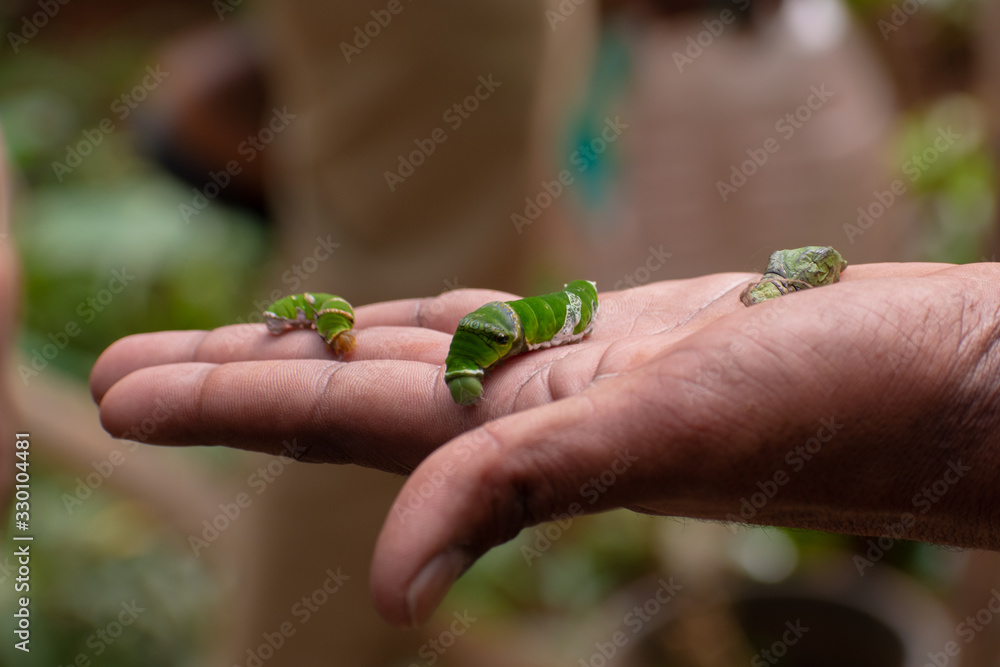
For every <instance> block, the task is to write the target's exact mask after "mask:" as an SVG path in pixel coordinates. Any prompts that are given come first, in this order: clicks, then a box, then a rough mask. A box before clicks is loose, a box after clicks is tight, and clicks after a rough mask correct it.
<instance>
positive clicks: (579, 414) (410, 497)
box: [371, 378, 640, 627]
mask: <svg viewBox="0 0 1000 667" xmlns="http://www.w3.org/2000/svg"><path fill="white" fill-rule="evenodd" d="M618 379H619V378H613V379H609V380H605V381H604V382H602V383H601V385H600V386H591V387H590V389H589V390H588V391H586V392H584V393H581V394H576V395H574V396H572V397H569V398H566V399H562V400H559V401H556V402H554V403H550V404H547V405H545V406H542V407H539V408H535V409H532V410H528V411H526V412H521V413H518V414H516V415H509V416H507V417H504V418H502V419H499V420H496V421H493V422H490V423H487V424H486V425H484V426H482V427H480V428H477V429H475V430H473V431H470V432H468V433H466V434H463V435H462V436H460V437H458V438H456V439H455V440H452V441H451V442H449V443H447V444H446V445H444V446H442V447H441V448H439V449H438V450H437V451H435V452H434V453H433V454H432V455H431V456H429V457H428V458H427V459H426V460H424V461H423V463H421V465H420V466H419V467H418V468H417V469H416V471H415V472H414V473H413V475H412V476H411V477H410V479H409V480H408V482H407V483H406V485H405V486H404V487H403V489H402V491H401V492H400V494H399V496H398V497H397V498H396V502H395V503H394V504H393V507H392V509H391V510H390V512H389V516H388V518H387V519H386V522H385V525H384V526H383V527H382V533H381V535H380V536H379V539H378V544H377V546H376V549H375V556H374V562H373V563H372V573H371V589H372V595H373V598H374V601H375V606H376V608H377V609H378V610H379V613H381V614H382V616H383V617H384V618H385V619H386V620H388V621H390V622H391V623H394V624H396V625H400V626H403V627H415V626H417V625H419V624H421V623H423V622H424V621H425V620H426V619H427V618H428V617H429V616H430V615H431V613H432V612H433V611H434V609H435V608H436V607H437V605H438V604H439V603H440V601H441V600H442V599H443V598H444V596H445V594H446V593H447V592H448V590H449V589H450V588H451V585H452V584H453V583H454V581H455V580H456V579H457V578H458V577H459V576H460V575H461V574H462V573H463V572H464V571H465V570H466V569H468V568H469V566H470V565H471V564H472V563H473V562H474V561H475V560H476V559H477V558H479V557H480V556H481V555H482V554H483V553H485V552H486V551H488V550H489V549H490V548H492V547H493V546H496V545H498V544H501V543H503V542H506V541H508V540H510V539H511V538H513V537H514V536H516V535H517V533H518V532H519V531H520V530H521V529H522V528H524V527H526V526H532V525H535V524H538V523H541V522H543V521H549V520H551V519H553V518H559V517H560V516H561V517H563V518H565V516H566V515H567V514H569V515H570V516H580V515H581V514H584V513H590V512H595V511H599V510H602V509H607V508H610V507H614V506H618V505H621V504H622V503H623V501H624V500H625V495H626V493H627V490H628V488H629V487H632V485H631V484H623V483H617V484H616V482H619V481H620V480H622V479H625V478H628V477H629V475H630V474H631V473H633V472H634V471H635V470H636V469H637V466H636V461H638V460H639V458H640V457H637V456H636V455H635V454H633V453H632V452H630V451H629V450H628V448H627V446H626V445H625V444H624V443H627V442H636V440H635V439H634V437H633V436H634V434H626V433H625V432H624V431H625V429H626V428H627V424H628V423H631V424H635V423H637V422H638V420H630V421H626V420H625V419H623V415H628V414H629V412H628V408H627V407H626V406H625V405H624V404H622V400H621V399H620V398H616V396H617V397H620V396H622V395H627V393H628V392H621V391H609V390H610V389H611V387H610V386H608V385H614V384H619V382H617V380H618ZM631 410H632V412H634V410H635V407H634V403H633V406H632V408H631ZM615 424H617V427H616V426H615ZM614 431H617V432H614ZM612 436H613V437H612ZM632 488H633V489H634V487H632Z"/></svg>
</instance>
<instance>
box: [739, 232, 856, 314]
mask: <svg viewBox="0 0 1000 667" xmlns="http://www.w3.org/2000/svg"><path fill="white" fill-rule="evenodd" d="M846 268H847V262H846V261H844V258H843V257H842V256H841V254H840V253H839V252H837V251H836V250H834V249H833V248H831V247H830V246H812V245H810V246H805V247H803V248H795V249H794V250H775V251H774V252H772V253H771V256H770V258H769V259H768V262H767V268H766V269H765V270H764V275H763V276H761V279H760V281H759V282H757V283H754V284H752V285H748V286H747V288H746V289H745V290H743V293H742V294H741V295H740V300H741V301H743V304H744V305H746V306H752V305H754V304H758V303H763V302H764V301H768V300H770V299H776V298H778V297H779V296H784V295H785V294H790V293H792V292H798V291H801V290H806V289H811V288H813V287H822V286H824V285H832V284H833V283H835V282H837V281H839V280H840V274H841V273H842V272H843V271H844V269H846Z"/></svg>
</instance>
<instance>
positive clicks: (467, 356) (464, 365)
mask: <svg viewBox="0 0 1000 667" xmlns="http://www.w3.org/2000/svg"><path fill="white" fill-rule="evenodd" d="M599 308H600V304H598V302H597V285H595V284H594V283H593V282H591V281H589V280H574V281H573V282H571V283H569V284H568V285H566V288H565V289H564V290H563V291H562V292H555V293H553V294H545V295H543V296H534V297H529V298H527V299H519V300H517V301H492V302H490V303H488V304H486V305H485V306H483V307H481V308H479V309H478V310H474V311H473V312H471V313H469V314H468V315H466V316H465V317H463V318H462V319H461V321H459V323H458V329H457V330H456V331H455V337H454V338H452V340H451V348H450V349H449V350H448V357H447V359H445V371H444V380H445V382H446V383H447V384H448V389H450V390H451V397H452V398H453V399H455V402H456V403H458V404H459V405H475V403H476V402H477V401H478V400H479V397H480V396H482V394H483V385H482V378H483V376H484V375H485V374H486V370H487V369H488V368H490V367H491V366H493V365H494V364H496V363H497V362H498V361H502V360H504V359H506V358H508V357H513V356H514V355H517V354H521V353H522V352H527V351H530V350H539V349H542V348H546V347H552V346H555V345H565V344H567V343H578V342H579V341H580V340H581V339H582V338H583V337H584V336H586V335H587V334H589V333H590V332H591V330H592V329H593V328H594V319H596V317H597V311H598V310H599Z"/></svg>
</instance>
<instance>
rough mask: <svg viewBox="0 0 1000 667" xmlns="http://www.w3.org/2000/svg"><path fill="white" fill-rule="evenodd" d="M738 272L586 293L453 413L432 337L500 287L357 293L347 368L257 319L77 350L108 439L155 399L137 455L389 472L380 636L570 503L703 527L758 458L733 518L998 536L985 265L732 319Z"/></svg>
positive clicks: (962, 541) (852, 288)
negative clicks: (403, 479)
mask: <svg viewBox="0 0 1000 667" xmlns="http://www.w3.org/2000/svg"><path fill="white" fill-rule="evenodd" d="M752 278H753V276H751V275H750V274H719V275H710V276H704V277H701V278H695V279H692V280H685V281H668V282H660V283H654V284H650V285H647V286H644V287H640V288H636V289H631V290H627V291H623V292H617V293H604V294H602V295H601V297H600V298H601V311H600V315H599V317H598V320H597V324H596V327H595V329H594V333H593V334H592V335H591V336H590V337H588V338H587V339H586V340H584V342H582V343H580V344H578V345H572V346H567V347H560V348H553V349H549V350H542V351H538V352H533V353H529V354H525V355H521V356H519V357H516V358H515V359H512V360H510V361H508V362H507V363H505V364H504V365H503V366H502V367H501V368H498V369H495V370H493V371H492V372H491V373H490V375H489V377H488V378H486V381H485V382H484V388H485V393H484V396H485V400H484V401H482V402H481V403H480V404H479V405H477V406H476V407H473V408H463V407H460V406H457V405H455V403H454V402H453V401H452V399H451V396H450V395H449V392H448V389H447V388H446V386H445V383H444V381H443V368H442V363H443V361H444V358H445V355H446V354H447V350H448V345H449V342H450V337H451V334H452V333H453V332H454V329H455V326H456V323H457V322H458V320H459V318H461V317H462V316H463V315H464V314H466V313H468V312H469V311H471V310H473V309H475V308H476V307H478V306H480V305H482V304H483V303H485V302H487V301H491V300H494V299H509V298H512V297H511V295H506V294H500V293H496V292H488V291H483V290H458V291H455V292H450V293H447V294H445V295H443V296H440V297H437V298H432V299H417V300H408V301H396V302H389V303H380V304H374V305H370V306H364V307H361V308H358V309H357V311H356V312H357V325H358V329H357V337H358V346H357V349H356V350H355V351H354V352H353V353H352V354H351V356H350V357H349V361H348V362H346V363H342V362H338V361H335V360H333V358H332V355H331V354H330V352H329V351H328V350H326V349H325V348H324V346H323V343H322V341H321V340H320V338H319V337H318V336H316V334H315V333H313V332H308V331H298V332H291V333H289V334H286V335H284V336H281V337H272V336H269V335H268V334H267V333H266V332H265V329H264V326H263V325H239V326H232V327H224V328H222V329H217V330H215V331H211V332H205V331H178V332H163V333H155V334H143V335H138V336H131V337H129V338H125V339H123V340H120V341H118V342H117V343H115V344H114V345H112V346H111V347H110V348H109V349H108V350H107V351H105V353H104V354H103V355H102V356H101V358H100V359H99V360H98V362H97V364H96V365H95V367H94V370H93V373H92V375H91V390H92V392H93V395H94V398H95V399H96V400H97V401H98V402H99V403H100V411H101V419H102V422H103V424H104V426H105V428H106V429H107V430H108V431H109V432H111V433H112V434H113V435H117V436H122V435H125V434H127V433H128V431H129V430H130V429H131V428H133V427H134V425H136V424H138V423H141V422H142V420H143V419H145V418H146V417H148V416H149V415H150V414H151V413H153V412H154V411H155V410H156V406H157V401H159V405H160V406H161V407H162V406H163V405H167V406H169V408H168V409H167V411H166V413H167V414H166V417H164V418H163V419H162V421H160V422H158V426H157V428H156V430H155V432H154V433H152V434H151V435H149V436H148V438H147V439H148V441H150V442H153V443H156V444H164V445H181V446H187V445H219V444H221V445H226V446H231V447H239V448H242V449H248V450H253V451H264V452H279V451H281V447H282V441H283V440H290V439H291V438H296V442H297V444H298V445H300V446H304V450H303V451H301V452H300V454H301V456H302V458H303V459H304V460H308V461H316V462H328V463H357V464H359V465H364V466H370V467H376V468H380V469H383V470H386V471H389V472H394V473H412V474H411V476H410V479H409V481H408V483H407V485H406V486H405V487H404V489H403V490H402V492H401V494H400V496H399V497H398V498H397V500H396V505H395V506H394V508H393V510H392V511H391V512H390V514H389V516H388V518H387V520H386V522H385V524H384V526H383V528H382V533H381V536H380V538H379V541H378V545H377V548H376V552H375V557H374V562H373V567H372V575H371V589H372V594H373V596H374V600H375V604H376V606H377V608H378V609H379V611H380V612H381V614H382V615H383V616H384V617H385V618H386V619H387V620H389V621H390V622H392V623H395V624H397V625H400V626H406V627H412V626H415V625H417V624H419V623H422V622H423V621H424V620H426V619H427V617H428V616H429V615H430V614H431V612H432V611H433V609H434V608H435V607H436V605H437V604H438V603H439V602H440V600H441V599H442V597H443V596H444V594H445V593H446V592H447V590H448V588H449V587H450V586H451V584H452V582H453V581H454V580H455V579H456V578H457V577H458V576H459V575H460V573H461V572H463V571H464V570H465V569H466V568H467V567H468V566H469V565H470V564H471V563H472V562H473V561H474V560H475V559H476V558H478V557H479V556H480V555H481V554H483V553H484V552H485V551H487V550H488V549H490V548H491V547H493V546H495V545H497V544H500V543H502V542H505V541H506V540H509V539H510V538H511V537H513V536H514V535H516V534H517V532H518V531H519V530H520V529H522V528H523V527H525V526H530V525H533V524H537V523H539V522H543V521H546V520H549V519H551V518H552V516H553V515H554V514H557V515H558V514H561V513H566V512H567V511H569V509H570V508H571V506H572V505H573V504H574V503H577V504H578V505H579V506H582V508H583V510H584V511H586V512H596V511H603V510H608V509H612V508H616V507H626V508H630V509H633V510H636V511H639V512H647V513H653V514H664V515H671V516H685V517H696V518H704V519H720V520H721V519H725V518H726V517H727V515H730V516H731V515H735V514H737V513H738V512H739V510H740V503H741V499H742V498H747V497H750V496H751V495H752V494H753V493H755V492H757V491H758V490H759V487H758V483H761V482H766V481H767V480H772V479H774V476H775V473H776V472H777V471H783V472H784V473H786V474H787V476H788V479H787V480H786V483H783V484H782V485H781V486H780V488H779V490H778V492H777V493H776V494H774V495H773V497H772V498H771V499H769V500H768V502H767V503H766V504H765V505H764V506H763V507H762V508H760V509H759V511H758V513H757V514H756V515H755V516H754V517H753V521H754V522H758V523H763V524H770V525H780V526H791V527H796V528H810V529H820V530H827V531H836V532H843V533H851V534H856V535H872V536H874V535H882V534H888V533H889V532H890V531H889V530H888V528H887V525H892V524H894V523H897V522H899V521H900V518H901V516H903V515H904V514H909V515H912V516H913V517H915V520H914V523H913V525H912V527H909V528H908V529H907V531H906V534H905V537H906V538H908V539H916V540H925V541H930V542H937V543H941V544H949V545H958V546H964V547H977V548H984V549H998V548H1000V533H998V530H997V528H996V526H997V525H1000V522H998V519H1000V497H998V496H1000V484H998V483H997V482H998V477H1000V475H998V473H997V472H996V471H997V470H1000V455H998V454H997V451H998V450H997V446H998V445H1000V430H998V428H997V427H998V422H1000V349H998V347H997V341H998V340H1000V266H997V265H994V264H978V265H969V266H959V267H956V266H952V265H944V264H876V265H859V266H851V267H849V268H848V269H847V270H846V272H845V273H844V276H843V279H842V282H841V283H839V284H837V285H832V286H828V287H823V288H819V289H814V290H809V291H806V292H800V293H795V294H791V295H788V296H785V297H782V298H781V299H777V300H775V301H771V302H767V303H764V304H760V305H757V306H753V307H751V308H747V307H745V306H743V304H742V303H740V299H739V294H740V292H741V291H742V290H743V288H744V287H745V286H746V285H747V283H748V282H750V281H751V280H752ZM831 424H833V425H835V426H832V427H831V426H830V425H831ZM821 429H826V430H821ZM819 436H822V438H823V439H824V440H825V444H823V445H822V448H821V449H820V450H819V451H818V452H816V453H815V454H814V455H812V456H811V458H810V459H809V460H808V461H806V462H805V463H804V464H803V465H801V466H799V468H800V469H793V467H792V465H791V464H790V463H789V461H790V460H791V459H790V458H789V457H792V456H794V455H795V454H793V453H794V452H796V451H798V452H799V453H801V452H802V449H801V448H802V447H803V446H805V445H806V444H807V443H809V442H810V440H811V439H816V438H818V437H819ZM814 442H815V441H814ZM797 448H799V449H798V450H797ZM622 457H624V458H622ZM616 460H618V461H619V463H617V464H616V463H615V461H616ZM803 460H804V459H803ZM622 461H629V462H630V464H629V465H628V466H627V467H625V466H624V463H622ZM950 465H959V466H961V469H962V471H963V472H962V473H961V475H960V476H959V477H957V478H956V474H957V473H954V472H951V473H949V472H948V471H949V470H951V469H952V468H950V467H949V466H950ZM609 471H613V472H614V479H613V481H611V482H610V483H608V482H609V480H611V479H612V478H611V477H610V475H611V472H609ZM602 473H603V474H604V477H603V478H602ZM602 479H603V480H604V481H603V482H601V480H602ZM942 479H944V480H946V481H947V484H946V485H945V488H946V491H945V492H944V493H942V494H935V495H933V498H934V502H933V503H930V502H929V501H928V502H927V503H926V504H927V505H929V507H928V511H926V512H924V511H922V508H923V507H924V504H923V502H924V501H920V502H919V503H918V498H920V494H921V493H923V492H924V490H925V489H927V488H929V487H931V486H934V483H935V482H936V481H939V480H942ZM936 488H938V489H940V488H942V487H941V483H939V484H938V485H937V487H936ZM595 489H598V490H599V493H597V494H596V495H597V497H596V498H595V497H594V495H595V494H594V493H593V490H595ZM585 490H586V491H587V493H584V491H585ZM924 497H925V498H926V496H924ZM591 499H593V502H591Z"/></svg>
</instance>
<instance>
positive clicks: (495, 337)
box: [445, 301, 523, 405]
mask: <svg viewBox="0 0 1000 667" xmlns="http://www.w3.org/2000/svg"><path fill="white" fill-rule="evenodd" d="M519 332H520V323H519V321H518V319H517V313H515V312H514V309H513V308H511V307H510V306H509V305H507V304H506V303H503V302H500V301H494V302H492V303H488V304H486V305H485V306H483V307H482V308H479V309H478V310H475V311H473V312H471V313H469V314H468V315H466V316H465V317H463V318H462V319H461V321H460V322H459V323H458V329H457V331H455V337H454V338H452V340H451V348H450V349H449V351H448V358H447V359H446V361H445V381H446V382H447V383H448V388H449V389H450V390H451V396H452V398H453V399H454V400H455V402H456V403H459V404H461V405H473V404H474V403H476V401H478V400H479V397H480V396H481V395H482V393H483V385H482V382H481V381H480V380H481V378H482V377H483V375H484V370H485V369H487V368H489V367H490V366H492V365H493V364H495V363H496V362H498V361H500V360H501V359H504V358H505V357H508V356H510V355H511V354H516V353H517V352H518V351H519V349H520V348H519V346H521V345H523V340H522V339H523V336H521V335H520V333H519Z"/></svg>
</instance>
